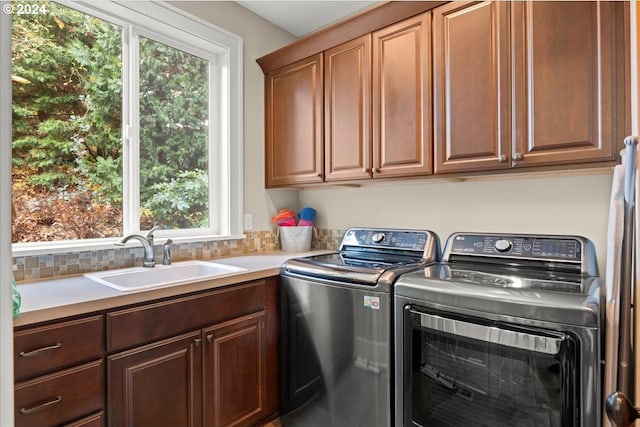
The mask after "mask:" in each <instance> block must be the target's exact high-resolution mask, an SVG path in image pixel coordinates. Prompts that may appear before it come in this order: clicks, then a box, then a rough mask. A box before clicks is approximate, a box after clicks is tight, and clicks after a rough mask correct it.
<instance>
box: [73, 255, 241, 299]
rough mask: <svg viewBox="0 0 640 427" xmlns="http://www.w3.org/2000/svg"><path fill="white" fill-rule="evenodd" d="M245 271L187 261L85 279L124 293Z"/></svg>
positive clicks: (211, 263) (118, 271)
mask: <svg viewBox="0 0 640 427" xmlns="http://www.w3.org/2000/svg"><path fill="white" fill-rule="evenodd" d="M246 270H247V269H246V268H241V267H233V266H230V265H224V264H217V263H213V262H205V261H186V262H179V263H175V264H171V265H156V266H155V267H151V268H145V267H134V268H125V269H122V270H111V271H100V272H95V273H86V274H85V275H84V276H85V277H87V278H89V279H91V280H93V281H95V282H98V283H100V284H103V285H106V286H109V287H111V288H114V289H117V290H119V291H123V292H130V291H139V290H142V289H151V288H160V287H164V286H174V285H181V284H184V283H189V282H194V281H197V280H203V279H211V278H214V277H221V276H228V275H230V274H234V273H238V272H241V271H246Z"/></svg>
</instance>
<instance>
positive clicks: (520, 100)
mask: <svg viewBox="0 0 640 427" xmlns="http://www.w3.org/2000/svg"><path fill="white" fill-rule="evenodd" d="M511 7H512V11H513V14H512V28H513V41H514V46H513V58H514V79H515V81H514V83H515V112H514V113H515V125H516V126H515V133H516V135H515V143H516V144H515V147H516V148H515V151H516V153H515V154H514V158H515V166H534V165H543V164H560V163H565V164H566V163H580V162H589V161H597V160H613V159H614V158H615V155H616V153H615V151H616V150H617V149H616V140H617V139H618V138H619V136H617V135H616V133H617V132H616V127H617V126H618V125H616V123H624V111H623V110H622V109H620V108H619V105H620V103H619V101H618V100H617V99H616V96H617V95H618V94H619V96H622V97H623V96H624V94H623V93H621V92H620V90H619V89H620V88H621V87H623V86H622V85H623V81H622V80H623V79H624V78H623V77H622V78H620V77H619V76H617V73H619V72H622V71H623V70H624V62H621V61H622V60H623V52H624V43H617V42H616V38H617V36H616V30H621V29H622V28H624V26H623V22H622V19H621V18H620V14H619V13H618V12H617V10H621V9H620V8H622V7H624V2H607V1H604V2H599V1H583V2H577V1H571V2H562V1H560V2H555V1H526V2H513V4H512V6H511ZM617 110H618V111H617ZM620 137H621V136H620Z"/></svg>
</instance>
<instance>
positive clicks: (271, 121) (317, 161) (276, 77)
mask: <svg viewBox="0 0 640 427" xmlns="http://www.w3.org/2000/svg"><path fill="white" fill-rule="evenodd" d="M322 65H323V64H322V53H319V54H317V55H314V56H312V57H310V58H308V59H305V60H302V61H298V62H296V63H294V64H291V65H288V66H286V67H283V68H281V69H278V70H276V71H273V72H271V73H269V74H267V76H266V85H267V88H266V100H265V101H266V105H265V112H266V119H265V131H266V138H265V139H266V147H265V148H266V153H265V155H266V167H265V173H266V186H267V187H278V186H286V185H291V184H308V183H315V182H322V178H323V177H322V106H323V101H322V99H323V96H324V93H323V88H322V87H323V85H322V74H323V73H322Z"/></svg>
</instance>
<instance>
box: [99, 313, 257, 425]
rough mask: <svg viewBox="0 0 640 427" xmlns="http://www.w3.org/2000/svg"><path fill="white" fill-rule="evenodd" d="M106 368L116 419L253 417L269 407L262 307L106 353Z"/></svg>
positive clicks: (229, 420) (219, 421)
mask: <svg viewBox="0 0 640 427" xmlns="http://www.w3.org/2000/svg"><path fill="white" fill-rule="evenodd" d="M107 368H108V369H107V371H108V378H109V385H108V389H109V392H108V400H109V417H108V418H109V425H111V426H113V427H115V426H122V427H147V426H148V427H154V426H163V425H166V426H175V427H181V426H184V427H196V426H206V427H218V426H220V427H221V426H246V425H251V424H252V423H254V422H255V421H257V420H259V419H260V418H262V417H264V416H265V415H267V414H266V413H265V396H266V389H267V384H266V355H265V312H264V311H261V312H259V313H256V314H251V315H249V316H243V317H241V318H239V319H234V320H231V321H228V322H224V323H222V324H220V325H215V326H211V327H209V328H206V329H203V330H201V331H196V332H193V333H189V334H185V335H180V336H178V337H175V338H170V339H167V340H163V341H160V342H158V343H154V344H149V345H145V346H142V347H139V348H135V349H133V350H129V351H125V352H122V353H118V354H115V355H113V356H109V357H108V358H107ZM203 409H204V420H203V419H202V414H203Z"/></svg>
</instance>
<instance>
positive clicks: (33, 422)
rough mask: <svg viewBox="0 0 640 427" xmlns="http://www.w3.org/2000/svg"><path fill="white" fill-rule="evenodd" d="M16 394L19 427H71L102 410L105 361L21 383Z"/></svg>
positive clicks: (16, 417) (17, 424) (16, 388)
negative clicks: (77, 421) (82, 418)
mask: <svg viewBox="0 0 640 427" xmlns="http://www.w3.org/2000/svg"><path fill="white" fill-rule="evenodd" d="M14 390H15V411H14V412H15V424H16V427H49V426H50V427H57V426H60V425H67V423H69V422H71V421H74V420H77V419H79V418H81V417H83V416H85V415H87V414H91V413H95V412H96V411H100V410H101V409H102V407H103V395H104V394H103V393H104V368H103V364H102V360H98V361H95V362H91V363H87V364H84V365H80V366H76V367H73V368H69V369H65V370H63V371H59V372H54V373H52V374H49V375H45V376H41V377H37V378H34V379H32V380H29V381H24V382H21V383H18V384H16V386H15V389H14Z"/></svg>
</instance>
